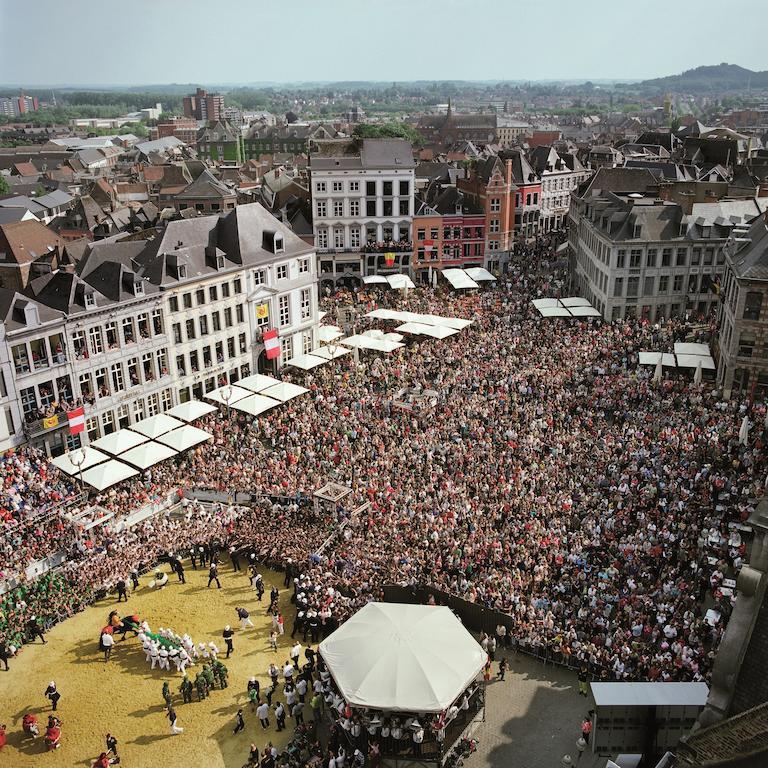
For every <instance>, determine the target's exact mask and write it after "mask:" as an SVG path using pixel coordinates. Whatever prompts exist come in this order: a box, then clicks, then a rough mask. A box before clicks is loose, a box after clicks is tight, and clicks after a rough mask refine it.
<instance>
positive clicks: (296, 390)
mask: <svg viewBox="0 0 768 768" xmlns="http://www.w3.org/2000/svg"><path fill="white" fill-rule="evenodd" d="M305 392H309V390H308V389H307V388H306V387H300V386H298V384H291V383H290V382H287V381H281V382H280V383H279V384H275V386H274V387H270V388H269V389H265V390H264V391H263V392H262V393H261V394H262V395H264V396H265V397H271V398H273V399H274V400H279V401H280V402H281V403H285V402H287V401H288V400H293V398H294V397H298V396H299V395H303V394H304V393H305Z"/></svg>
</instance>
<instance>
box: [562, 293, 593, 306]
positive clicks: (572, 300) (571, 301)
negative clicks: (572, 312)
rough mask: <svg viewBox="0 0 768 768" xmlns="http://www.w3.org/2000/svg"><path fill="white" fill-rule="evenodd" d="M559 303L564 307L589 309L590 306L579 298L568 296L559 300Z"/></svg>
mask: <svg viewBox="0 0 768 768" xmlns="http://www.w3.org/2000/svg"><path fill="white" fill-rule="evenodd" d="M560 303H561V304H562V305H563V306H564V307H590V306H592V305H591V304H590V303H589V301H588V300H587V299H585V298H583V297H581V296H568V297H566V298H565V299H560Z"/></svg>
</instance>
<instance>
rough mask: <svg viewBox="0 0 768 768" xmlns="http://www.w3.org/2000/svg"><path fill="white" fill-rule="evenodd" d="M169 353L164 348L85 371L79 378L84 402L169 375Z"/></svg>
mask: <svg viewBox="0 0 768 768" xmlns="http://www.w3.org/2000/svg"><path fill="white" fill-rule="evenodd" d="M168 374H169V371H168V351H167V350H166V349H165V348H162V349H156V350H154V351H151V352H144V353H143V354H142V355H141V357H140V358H139V357H138V356H137V357H130V358H128V360H126V361H125V362H123V361H118V362H116V363H112V365H110V366H104V367H103V368H96V369H95V370H94V371H86V372H85V373H81V374H80V376H79V384H80V392H81V394H82V397H83V400H85V401H87V402H93V401H94V400H96V399H99V398H102V397H109V396H110V395H113V394H118V393H120V392H124V391H126V390H128V389H131V388H132V387H138V386H140V385H142V384H149V383H150V382H152V381H155V380H156V379H158V378H161V377H163V376H168Z"/></svg>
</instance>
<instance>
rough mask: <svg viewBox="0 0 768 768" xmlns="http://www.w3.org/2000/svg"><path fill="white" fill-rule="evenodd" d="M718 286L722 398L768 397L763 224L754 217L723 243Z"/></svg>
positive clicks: (767, 243)
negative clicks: (723, 264) (722, 269)
mask: <svg viewBox="0 0 768 768" xmlns="http://www.w3.org/2000/svg"><path fill="white" fill-rule="evenodd" d="M723 250H724V253H725V276H724V278H723V283H722V287H721V288H720V297H721V302H720V309H719V316H718V320H719V322H718V329H719V330H718V335H717V341H716V344H715V354H716V356H717V359H718V360H717V363H718V364H717V383H718V386H720V387H722V389H723V394H724V396H725V397H731V396H732V395H735V394H737V393H738V394H740V395H744V394H749V395H750V397H751V398H752V399H755V398H757V399H760V400H762V399H765V398H766V397H768V224H766V220H765V218H764V217H760V218H758V219H757V220H756V221H755V222H754V223H753V224H752V226H751V227H749V229H748V230H738V231H736V232H734V233H733V237H731V239H730V240H729V241H728V242H727V243H726V245H725V248H724V249H723Z"/></svg>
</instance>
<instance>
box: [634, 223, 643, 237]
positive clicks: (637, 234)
mask: <svg viewBox="0 0 768 768" xmlns="http://www.w3.org/2000/svg"><path fill="white" fill-rule="evenodd" d="M641 229H642V228H641V226H640V225H639V224H635V225H634V226H633V227H632V237H634V238H638V237H640V231H641Z"/></svg>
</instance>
